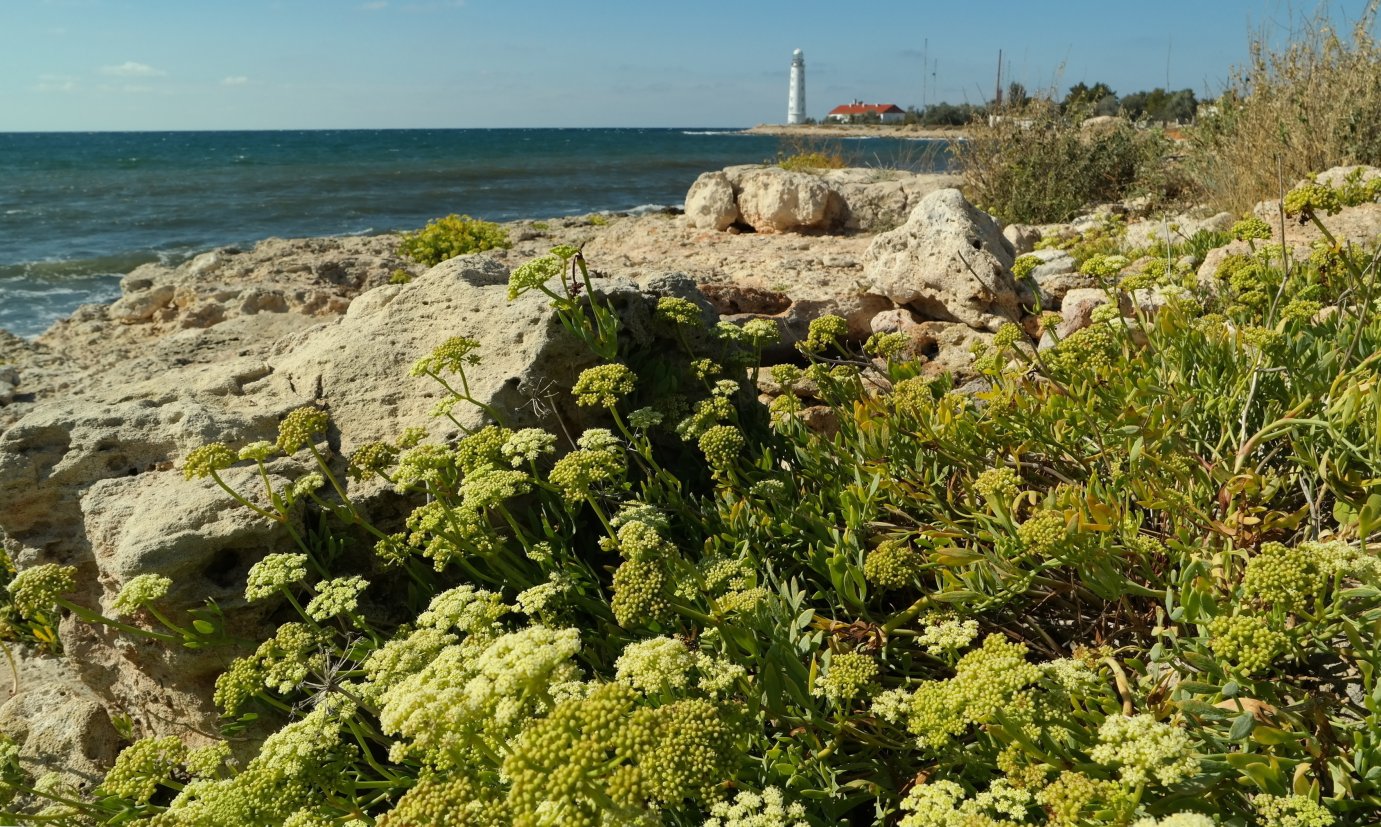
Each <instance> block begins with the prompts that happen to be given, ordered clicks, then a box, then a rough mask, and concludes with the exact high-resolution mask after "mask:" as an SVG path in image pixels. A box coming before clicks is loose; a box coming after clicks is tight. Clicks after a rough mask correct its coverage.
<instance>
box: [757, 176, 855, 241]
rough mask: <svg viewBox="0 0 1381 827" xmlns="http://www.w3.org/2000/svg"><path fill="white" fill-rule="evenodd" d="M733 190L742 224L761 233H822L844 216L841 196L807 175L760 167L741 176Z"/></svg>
mask: <svg viewBox="0 0 1381 827" xmlns="http://www.w3.org/2000/svg"><path fill="white" fill-rule="evenodd" d="M730 169H731V170H734V169H738V168H732V167H731V168H730ZM734 190H735V191H736V192H737V194H738V199H737V200H738V211H739V215H740V217H741V219H742V221H743V223H745V224H747V225H748V226H750V227H752V228H753V229H754V230H756V231H757V232H760V233H787V232H802V231H807V232H811V231H813V232H823V231H825V230H828V229H830V225H831V223H832V220H833V219H837V218H839V217H840V215H841V214H842V209H841V207H842V202H840V201H839V197H838V195H837V194H835V193H833V192H832V190H830V188H829V186H828V185H827V184H826V183H825V182H824V181H822V180H821V179H820V178H819V177H817V176H815V175H811V174H810V173H807V172H794V171H790V170H785V169H781V168H780V167H757V168H753V169H751V170H749V171H747V172H745V173H742V174H739V175H738V176H737V177H736V178H735V179H734ZM832 195H833V196H834V198H833V201H832V199H831V196H832ZM832 204H833V205H834V210H833V211H832V210H831V205H832Z"/></svg>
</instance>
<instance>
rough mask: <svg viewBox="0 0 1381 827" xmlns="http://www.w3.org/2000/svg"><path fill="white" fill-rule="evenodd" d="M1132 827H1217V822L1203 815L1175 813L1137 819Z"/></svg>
mask: <svg viewBox="0 0 1381 827" xmlns="http://www.w3.org/2000/svg"><path fill="white" fill-rule="evenodd" d="M1132 827H1218V822H1216V821H1214V820H1213V817H1212V816H1206V815H1204V814H1203V813H1175V814H1174V815H1168V816H1165V817H1164V818H1154V817H1147V818H1143V819H1138V820H1137V821H1134V822H1132Z"/></svg>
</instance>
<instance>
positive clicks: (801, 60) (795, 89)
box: [786, 49, 806, 124]
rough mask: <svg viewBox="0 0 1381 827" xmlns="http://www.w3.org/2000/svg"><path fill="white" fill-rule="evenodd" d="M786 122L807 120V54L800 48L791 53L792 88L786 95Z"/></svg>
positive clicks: (803, 121)
mask: <svg viewBox="0 0 1381 827" xmlns="http://www.w3.org/2000/svg"><path fill="white" fill-rule="evenodd" d="M786 122H787V123H789V124H791V123H805V122H806V56H805V54H804V53H802V52H801V50H800V49H797V50H796V51H794V52H792V53H791V90H790V91H789V92H787V95H786Z"/></svg>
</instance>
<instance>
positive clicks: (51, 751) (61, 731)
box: [0, 644, 123, 791]
mask: <svg viewBox="0 0 1381 827" xmlns="http://www.w3.org/2000/svg"><path fill="white" fill-rule="evenodd" d="M11 646H13V644H11ZM14 654H15V660H16V663H17V666H18V674H17V675H16V676H13V677H12V676H11V675H10V674H9V669H8V668H3V669H2V670H0V676H3V677H0V685H3V686H5V687H6V695H8V700H5V701H4V702H3V703H2V704H0V733H4V734H5V735H7V736H9V737H10V738H12V739H14V740H15V741H16V742H18V743H19V745H20V749H19V763H20V766H21V767H23V768H24V769H25V770H27V771H28V772H29V774H30V775H32V776H33V777H34V778H40V777H42V776H44V775H46V774H47V773H50V772H55V773H58V774H59V775H60V776H62V779H63V783H65V784H68V785H70V786H72V787H73V788H75V789H77V790H80V791H90V790H91V788H93V787H95V786H96V785H97V784H98V783H100V781H101V779H102V778H103V777H104V776H105V772H106V770H107V769H108V768H109V767H110V765H111V764H112V763H114V761H115V756H116V755H117V754H118V753H119V751H120V749H121V747H122V745H123V744H122V740H123V739H121V737H120V734H119V733H118V732H117V731H116V730H115V727H114V726H113V725H112V724H111V722H110V716H109V715H108V714H107V713H106V711H105V709H104V707H103V706H102V705H101V703H100V700H99V699H98V698H97V697H96V695H95V693H93V692H92V691H91V690H90V689H89V688H87V687H86V686H85V685H84V684H82V682H81V681H80V680H79V679H78V677H77V675H76V673H75V672H74V671H73V669H72V667H71V666H69V665H68V664H67V662H66V661H64V660H61V659H59V658H52V657H43V656H39V655H32V654H29V653H26V652H25V651H23V650H22V649H19V650H16V651H15V653H14ZM11 680H15V681H16V682H17V684H18V692H16V693H15V694H14V695H9V694H8V690H9V687H10V682H11Z"/></svg>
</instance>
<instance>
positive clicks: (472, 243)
mask: <svg viewBox="0 0 1381 827" xmlns="http://www.w3.org/2000/svg"><path fill="white" fill-rule="evenodd" d="M510 246H512V245H511V244H510V242H509V240H508V233H507V232H505V231H504V229H503V227H500V226H499V225H498V224H495V223H493V222H490V221H481V220H479V219H477V218H471V217H470V216H468V215H448V216H446V217H445V218H438V219H436V220H434V221H429V222H428V223H427V226H426V227H424V228H422V229H420V230H418V231H417V232H415V233H407V234H405V235H404V236H403V240H402V241H401V242H399V244H398V253H399V254H400V255H404V256H407V257H408V258H410V259H412V260H413V261H415V262H417V263H418V264H424V265H426V266H428V267H432V266H435V265H437V264H440V263H441V262H443V261H445V260H446V259H449V258H455V257H456V256H463V255H465V254H467V253H483V252H484V251H486V250H493V249H507V248H508V247H510Z"/></svg>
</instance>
